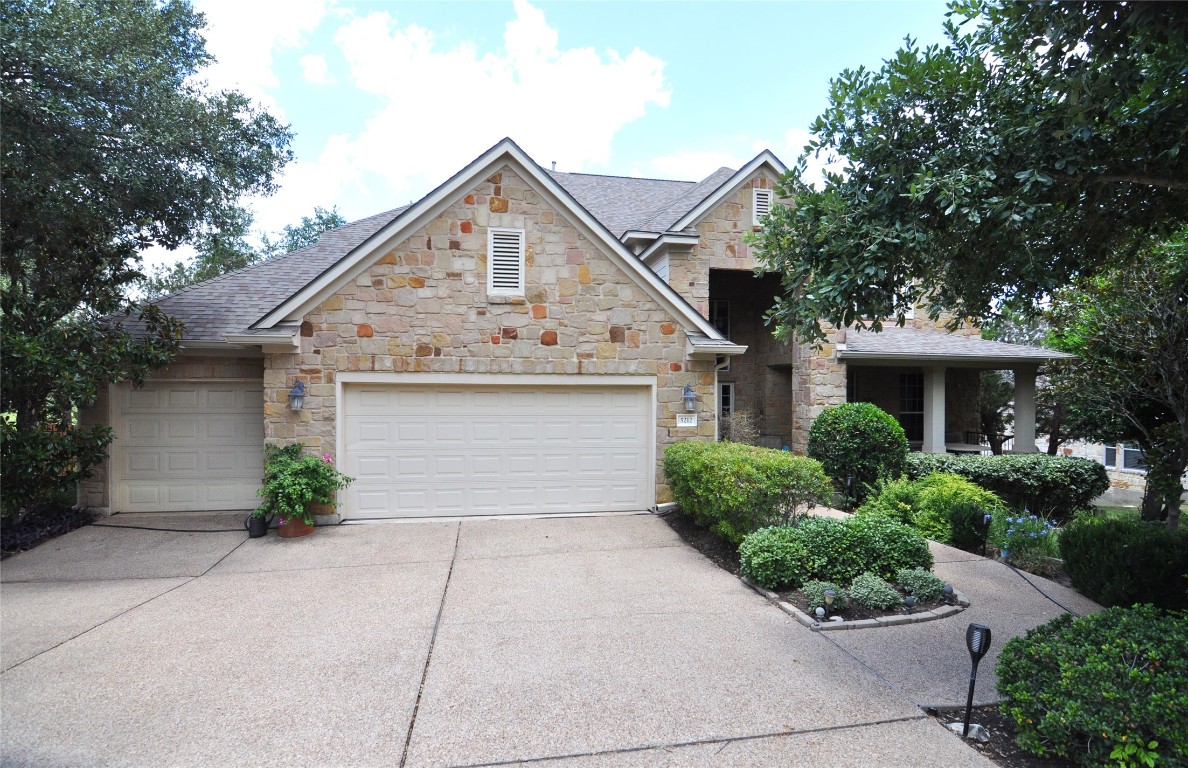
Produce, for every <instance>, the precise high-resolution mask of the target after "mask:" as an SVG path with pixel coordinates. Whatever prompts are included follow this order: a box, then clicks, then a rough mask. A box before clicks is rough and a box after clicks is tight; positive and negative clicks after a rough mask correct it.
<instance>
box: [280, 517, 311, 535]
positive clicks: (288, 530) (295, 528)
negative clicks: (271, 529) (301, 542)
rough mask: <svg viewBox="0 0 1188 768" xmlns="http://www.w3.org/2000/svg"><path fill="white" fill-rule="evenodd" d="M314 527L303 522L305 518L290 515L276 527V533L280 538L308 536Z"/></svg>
mask: <svg viewBox="0 0 1188 768" xmlns="http://www.w3.org/2000/svg"><path fill="white" fill-rule="evenodd" d="M313 531H314V527H313V526H312V525H309V524H307V523H306V522H305V519H304V518H302V517H300V516H297V517H290V518H288V519H287V520H285V522H284V523H282V524H281V526H280V527H279V528H277V529H276V534H277V535H278V536H280V537H281V538H282V539H295V538H297V537H298V536H308V535H310V534H311V533H313Z"/></svg>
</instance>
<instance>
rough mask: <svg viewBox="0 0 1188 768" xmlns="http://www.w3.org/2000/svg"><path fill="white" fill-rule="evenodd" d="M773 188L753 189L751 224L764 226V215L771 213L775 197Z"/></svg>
mask: <svg viewBox="0 0 1188 768" xmlns="http://www.w3.org/2000/svg"><path fill="white" fill-rule="evenodd" d="M774 197H775V196H774V195H773V194H772V190H770V189H760V188H759V187H755V188H754V189H752V190H751V224H752V226H756V227H761V226H763V221H762V219H763V217H764V216H766V215H767V214H769V213H771V204H772V201H773V199H774Z"/></svg>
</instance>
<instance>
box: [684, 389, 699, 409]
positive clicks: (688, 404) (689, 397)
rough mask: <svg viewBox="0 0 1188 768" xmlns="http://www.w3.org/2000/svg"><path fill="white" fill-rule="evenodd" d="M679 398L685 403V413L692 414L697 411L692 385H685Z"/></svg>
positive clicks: (695, 394)
mask: <svg viewBox="0 0 1188 768" xmlns="http://www.w3.org/2000/svg"><path fill="white" fill-rule="evenodd" d="M681 397H682V399H683V400H684V401H685V410H686V411H688V412H689V413H692V412H693V411H696V410H697V393H696V392H694V391H693V385H692V384H686V385H685V391H684V393H683V394H682V395H681Z"/></svg>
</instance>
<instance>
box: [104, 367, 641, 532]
mask: <svg viewBox="0 0 1188 768" xmlns="http://www.w3.org/2000/svg"><path fill="white" fill-rule="evenodd" d="M339 391H340V392H341V393H342V402H341V403H340V406H341V414H340V415H339V429H340V430H341V431H342V440H341V445H342V455H340V456H339V457H338V464H339V468H340V469H342V471H344V472H345V473H346V474H348V475H351V476H352V477H354V478H356V480H355V482H354V483H353V484H352V485H351V486H350V487H349V488H348V489H347V491H346V492H345V493H344V494H343V502H344V503H343V508H342V510H341V511H342V512H343V514H344V515H345V516H346V517H347V518H350V519H353V518H400V517H450V516H466V515H502V514H534V513H589V512H615V511H634V510H643V509H647V508H648V507H649V506H651V505H652V503H653V502H654V498H655V497H654V488H655V454H654V449H653V445H654V439H655V438H654V435H655V428H654V424H655V417H654V400H655V395H654V389H653V387H652V386H650V385H643V386H641V385H638V384H634V383H631V384H624V383H617V384H613V385H608V384H605V383H599V384H595V385H588V384H584V383H581V384H564V385H541V384H531V385H524V384H517V383H514V382H512V383H504V382H502V381H500V382H498V383H490V384H482V385H468V384H390V383H348V384H344V385H342V387H341V388H340V390H339ZM262 399H263V398H262V394H261V389H260V386H259V384H258V383H257V384H254V385H253V384H251V383H238V384H230V385H229V384H225V383H224V384H218V383H209V384H206V383H204V384H194V383H185V384H179V383H163V382H162V383H158V384H153V385H150V386H149V387H146V388H145V389H144V390H131V389H125V390H124V391H123V395H122V397H121V398H119V401H118V402H119V405H118V407H119V409H120V412H119V413H118V414H117V422H116V423H117V434H119V437H120V440H119V448H118V450H117V451H116V452H115V454H114V458H115V464H116V477H115V478H114V480H115V486H116V487H115V494H114V500H115V502H116V507H117V509H120V510H122V511H184V510H205V509H210V510H218V509H249V508H251V507H253V506H255V504H256V503H257V501H258V500H257V499H256V498H255V491H256V489H257V488H258V487H259V483H260V474H261V470H260V466H261V461H262V446H263V437H262V431H263V428H262V424H263V418H262V409H263V406H262Z"/></svg>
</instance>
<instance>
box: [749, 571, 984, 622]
mask: <svg viewBox="0 0 1188 768" xmlns="http://www.w3.org/2000/svg"><path fill="white" fill-rule="evenodd" d="M738 578H739V579H740V580H741V581H742V583H743V584H746V585H747V586H748V587H750V588H751V589H753V590H755V591H756V592H757V593H759V594H760V595H762V596H763V597H765V598H766V599H767V600H768V601H770V602H772V603H775V605H776V606H777V607H778V608H779V609H780V610H781V611H783V612H784V613H786V614H788V615H789V616H791V617H792V618H794V619H796V620H797V621H798V622H800V623H801V624H803V625H804V626H806V627H808V628H809V629H811V630H813V631H814V632H836V631H840V630H844V629H871V628H874V627H894V626H897V625H899V624H921V623H923V622H925V621H936V620H937V619H943V618H945V617H946V616H954V615H956V614H958V613H961V612H962V611H964V610H965V609H966V608H968V607H969V599H968V598H967V597H966V596H965V595H964V594H962V593H961V592H960V591H958V590H957V588H956V587H954V588H953V602H954V605H942V606H941V607H939V608H933V609H932V610H930V611H920V612H918V613H901V614H896V615H895V616H881V617H879V618H877V619H857V620H854V621H825V622H821V621H818V620H817V617H815V616H809V615H808V614H807V613H805V612H804V611H802V610H800V609H799V608H797V607H796V606H795V605H792V604H791V603H789V602H788V601H787V600H784V599H782V598H781V597H780V596H779V595H778V594H776V593H775V592H772V591H771V590H769V589H764V588H763V587H761V586H759V585H758V584H756V583H754V582H753V581H751V580H750V579H748V578H746V577H745V576H739V577H738Z"/></svg>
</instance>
